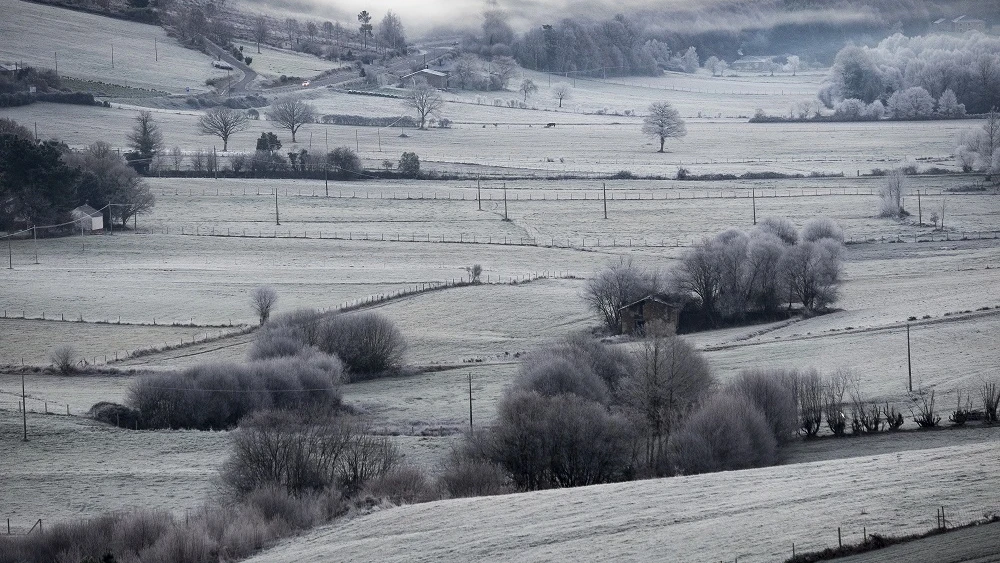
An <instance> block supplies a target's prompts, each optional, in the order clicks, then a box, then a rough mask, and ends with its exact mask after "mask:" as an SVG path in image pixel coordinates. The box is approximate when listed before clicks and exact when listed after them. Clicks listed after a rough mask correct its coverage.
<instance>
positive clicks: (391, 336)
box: [318, 312, 406, 381]
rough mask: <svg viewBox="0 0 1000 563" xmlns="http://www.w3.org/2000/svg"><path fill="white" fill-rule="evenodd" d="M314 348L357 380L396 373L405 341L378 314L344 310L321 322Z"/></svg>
mask: <svg viewBox="0 0 1000 563" xmlns="http://www.w3.org/2000/svg"><path fill="white" fill-rule="evenodd" d="M318 347H319V349H320V350H322V351H323V352H326V353H327V354H332V355H335V356H337V357H338V358H340V359H341V360H342V361H343V362H344V366H345V367H346V368H347V370H348V374H349V377H350V380H351V381H360V380H364V379H371V378H375V377H384V376H387V375H391V374H394V373H398V372H399V370H400V369H401V368H402V364H403V355H404V354H405V352H406V340H405V339H404V338H403V334H402V333H401V332H400V331H399V329H398V328H396V325H395V323H393V322H392V321H391V320H390V319H389V318H387V317H385V316H383V315H381V314H378V313H370V312H369V313H344V314H340V315H336V316H334V317H332V318H330V319H327V320H326V321H325V322H323V323H322V324H321V326H320V334H319V337H318Z"/></svg>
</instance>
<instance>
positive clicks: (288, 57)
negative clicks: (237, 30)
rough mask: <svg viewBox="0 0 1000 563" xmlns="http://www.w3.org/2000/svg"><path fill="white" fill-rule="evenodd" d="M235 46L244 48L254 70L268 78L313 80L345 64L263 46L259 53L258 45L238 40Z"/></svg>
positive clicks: (244, 52)
mask: <svg viewBox="0 0 1000 563" xmlns="http://www.w3.org/2000/svg"><path fill="white" fill-rule="evenodd" d="M233 44H234V45H236V46H237V47H243V54H244V55H246V56H248V57H252V58H253V62H252V63H251V67H252V68H253V70H254V71H255V72H257V74H259V75H261V76H264V77H267V78H278V77H279V76H281V75H285V76H298V77H300V78H311V77H313V76H315V75H317V74H319V73H321V72H324V71H327V70H331V69H334V68H340V67H342V66H344V64H345V63H338V62H331V61H328V60H326V59H321V58H319V57H314V56H312V55H308V54H306V53H299V52H296V51H289V50H288V49H278V48H276V47H271V46H269V45H261V46H260V53H258V52H257V44H256V43H252V42H246V41H240V40H236V41H234V42H233Z"/></svg>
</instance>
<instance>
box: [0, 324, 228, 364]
mask: <svg viewBox="0 0 1000 563" xmlns="http://www.w3.org/2000/svg"><path fill="white" fill-rule="evenodd" d="M7 313H8V314H14V313H15V312H14V311H7ZM16 314H17V315H20V314H21V312H20V311H17V312H16ZM65 314H66V322H62V321H60V320H59V319H60V318H61V317H60V316H59V314H58V313H56V316H55V319H53V316H52V312H51V311H49V314H48V318H49V319H50V320H33V319H27V320H23V319H10V318H5V319H0V365H4V364H9V365H17V364H21V363H22V362H23V363H25V364H27V365H47V364H49V363H50V359H49V356H50V354H51V353H52V351H53V350H54V349H55V348H57V347H59V346H64V345H71V346H73V348H74V349H75V350H76V352H77V353H78V356H77V359H78V360H80V359H85V360H86V361H87V362H88V363H94V361H95V360H96V361H97V363H101V364H103V363H105V362H106V361H107V360H114V358H115V356H116V354H117V355H118V356H119V357H122V358H124V357H125V355H126V354H127V353H130V352H134V351H136V350H139V349H145V348H151V347H163V348H165V347H167V346H177V345H178V344H180V343H181V341H182V340H183V341H184V342H191V341H192V339H194V340H204V339H206V338H215V337H218V336H220V335H222V334H224V333H227V332H229V331H228V330H225V329H221V328H197V327H180V326H169V325H168V326H159V325H157V326H152V325H142V326H137V325H120V324H117V323H116V321H117V318H115V317H112V318H110V319H109V318H107V316H104V317H102V318H100V319H94V320H99V321H110V322H109V323H104V322H100V323H94V322H75V321H77V320H78V318H79V316H78V315H77V314H75V312H71V311H65Z"/></svg>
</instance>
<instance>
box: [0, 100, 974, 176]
mask: <svg viewBox="0 0 1000 563" xmlns="http://www.w3.org/2000/svg"><path fill="white" fill-rule="evenodd" d="M330 95H336V96H338V99H337V100H336V101H335V102H331V104H332V105H331V106H330V107H325V106H324V105H323V101H322V99H319V100H315V101H314V103H316V105H317V106H318V108H319V109H320V111H321V112H328V111H335V112H336V113H358V114H361V115H369V114H374V115H382V116H389V115H400V114H408V112H405V111H404V110H402V109H398V108H391V109H389V108H388V107H387V109H385V110H374V111H362V110H358V109H353V108H351V107H350V106H347V105H342V104H341V99H343V102H344V103H345V104H348V103H352V102H357V103H360V104H363V105H364V106H365V107H373V108H379V107H382V105H380V103H373V102H372V101H371V100H372V99H375V100H382V98H370V97H367V96H351V95H346V94H330ZM394 103H396V102H394V101H392V100H390V101H388V102H387V106H388V105H391V104H394ZM453 106H454V107H455V108H456V109H455V113H451V114H449V119H453V120H455V121H456V122H459V123H456V124H455V125H454V126H452V128H450V129H431V130H428V131H419V130H407V131H405V133H406V135H407V136H406V137H400V136H399V135H400V131H399V129H377V128H374V127H347V126H334V125H323V124H318V123H313V124H308V125H305V126H303V127H302V128H301V129H300V130H299V133H298V134H297V137H296V138H297V140H298V143H297V144H292V143H291V142H290V138H289V135H288V134H287V133H285V132H283V131H282V130H281V129H279V128H278V127H275V125H274V124H273V123H270V122H268V121H266V120H265V119H261V120H258V121H253V122H252V123H251V127H250V129H249V130H247V131H245V132H242V133H239V134H237V135H234V136H233V138H232V139H231V140H230V144H229V148H230V150H232V151H237V152H239V151H242V152H252V151H253V149H254V147H255V142H256V138H257V137H259V136H260V133H262V132H264V131H275V132H276V133H277V134H278V135H279V138H280V139H281V140H282V143H283V150H286V149H287V150H291V149H295V150H298V149H306V150H308V151H310V152H311V153H317V152H325V151H326V149H327V147H329V148H331V149H332V148H335V147H340V146H347V147H350V148H352V149H356V150H357V151H358V153H359V156H360V157H361V158H362V159H363V160H364V161H365V162H366V166H369V167H374V168H380V167H381V162H382V161H383V160H384V159H389V160H391V161H393V162H395V161H397V160H398V159H399V155H400V154H402V153H403V152H405V151H410V152H416V153H417V154H418V155H419V156H420V159H421V161H422V162H423V163H424V166H425V168H428V169H435V168H444V169H448V167H449V166H454V165H456V164H464V165H475V166H489V167H500V168H507V169H514V170H516V171H520V172H519V173H522V174H523V173H525V171H527V172H532V171H534V172H536V173H539V174H541V173H547V174H556V173H559V174H613V173H615V172H618V171H620V170H626V171H629V172H631V173H633V174H640V175H656V176H663V177H668V178H672V177H674V176H675V175H676V173H677V168H678V167H681V166H683V167H685V168H687V169H689V170H690V171H691V172H692V173H695V174H701V173H708V172H727V173H734V174H742V173H744V172H747V171H778V172H787V173H801V174H809V173H812V172H823V173H843V174H845V175H847V176H854V175H856V174H857V173H858V171H861V172H868V171H869V170H870V169H872V168H892V167H893V166H896V165H898V164H899V163H901V162H904V161H912V160H915V159H930V161H931V163H933V164H935V165H938V166H944V167H952V168H953V167H954V162H953V159H952V157H951V155H952V154H953V153H954V147H955V138H956V136H957V135H958V134H959V133H960V132H961V131H964V130H969V129H973V128H975V127H977V126H978V125H979V122H978V121H975V120H963V121H930V122H884V123H825V124H809V123H785V124H781V123H778V124H751V123H746V122H745V121H742V120H737V121H712V120H692V121H690V122H689V123H688V135H687V136H686V137H685V138H684V139H682V140H680V141H671V142H669V143H668V146H667V149H668V151H667V152H666V153H663V154H660V153H657V152H656V148H655V147H654V146H653V142H652V140H650V139H649V138H647V137H644V136H643V135H642V134H641V133H640V128H641V120H640V119H638V118H608V117H590V116H588V118H587V120H586V122H579V121H576V122H572V121H571V122H565V121H560V120H558V119H556V118H555V117H552V116H550V115H548V114H545V113H544V112H532V111H530V110H513V109H505V110H503V112H504V115H503V116H498V115H491V114H480V112H483V111H487V110H488V111H490V112H493V111H494V109H493V108H488V107H487V106H476V105H468V104H460V105H458V106H455V105H454V104H451V105H449V108H451V107H453ZM135 115H136V113H135V110H133V109H121V108H89V107H88V108H81V107H79V106H67V105H60V104H33V105H31V106H24V107H20V108H5V109H2V110H0V116H3V117H8V118H11V119H14V120H16V121H19V122H22V123H34V122H36V121H37V122H38V124H39V135H40V136H42V137H45V138H48V137H58V138H59V139H60V140H62V141H65V142H66V143H68V144H69V145H70V146H74V147H79V146H85V145H88V144H90V143H93V142H94V141H95V140H97V139H98V138H101V136H100V132H101V131H104V132H107V133H106V134H105V135H104V136H103V138H104V140H107V141H108V142H109V143H111V144H112V145H113V146H123V145H125V132H127V131H128V130H129V129H130V128H131V127H132V125H133V122H132V119H133V118H134V117H135ZM514 115H519V116H521V117H523V118H524V119H523V121H517V122H510V121H509V119H505V118H507V117H510V116H514ZM154 116H155V118H156V119H157V121H158V122H159V123H160V125H161V128H162V130H163V134H164V141H165V143H166V145H167V146H168V147H172V146H179V147H181V149H182V150H184V151H186V152H188V153H190V152H193V151H195V150H211V149H212V147H213V146H215V147H221V142H220V141H219V139H218V138H217V137H212V136H205V135H200V134H199V132H198V128H197V119H198V114H197V112H190V111H183V112H181V111H174V110H170V111H167V110H162V111H158V112H155V113H154ZM550 120H555V122H556V123H557V126H556V127H554V128H545V127H544V124H545V123H547V122H549V121H550ZM463 121H464V123H463ZM493 123H497V125H496V126H494V125H493ZM484 125H485V126H484ZM529 125H530V126H529ZM379 149H381V150H379Z"/></svg>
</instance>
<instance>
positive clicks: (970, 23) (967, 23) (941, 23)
mask: <svg viewBox="0 0 1000 563" xmlns="http://www.w3.org/2000/svg"><path fill="white" fill-rule="evenodd" d="M931 30H932V31H938V32H955V33H965V32H966V31H986V22H985V21H983V20H980V19H976V18H970V17H968V16H964V15H963V16H958V17H957V18H955V19H948V18H941V19H939V20H935V21H933V22H931Z"/></svg>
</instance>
